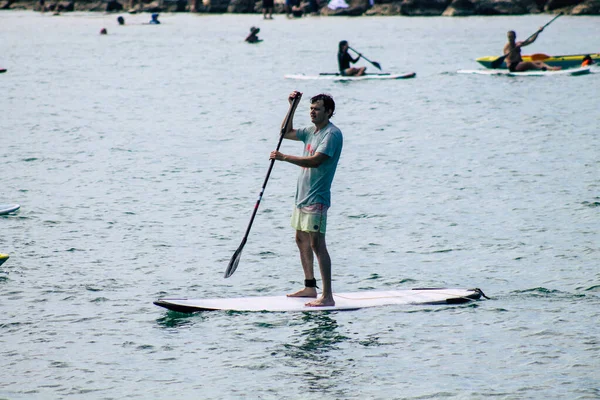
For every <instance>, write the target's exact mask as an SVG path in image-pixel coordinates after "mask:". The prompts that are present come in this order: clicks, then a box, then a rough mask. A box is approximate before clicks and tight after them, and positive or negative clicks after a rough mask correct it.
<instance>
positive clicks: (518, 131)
mask: <svg viewBox="0 0 600 400" xmlns="http://www.w3.org/2000/svg"><path fill="white" fill-rule="evenodd" d="M125 17H126V21H127V25H126V26H118V25H117V23H116V15H102V14H81V13H80V14H77V13H76V14H64V15H62V16H52V15H49V14H46V15H40V14H35V13H32V12H23V11H18V12H6V11H5V12H2V13H1V14H0V37H1V40H0V68H7V69H8V72H7V73H5V74H2V75H0V93H2V96H1V97H0V115H1V118H0V138H1V139H2V147H1V150H0V171H1V174H0V183H1V185H2V191H1V192H0V203H19V204H21V210H20V211H19V212H18V213H15V214H12V215H9V216H3V217H0V252H1V253H8V254H10V256H11V258H10V259H9V260H8V261H7V262H6V263H5V264H4V265H2V266H1V267H0V315H1V316H0V398H2V399H4V398H6V399H129V398H139V399H173V398H177V399H233V398H240V399H242V398H244V399H246V398H256V399H283V398H289V399H308V398H324V399H484V398H490V397H495V398H501V399H598V398H600V378H599V376H600V375H599V371H600V362H599V361H598V360H600V335H599V333H600V328H599V324H598V321H599V320H600V298H599V296H600V272H599V271H600V269H599V267H600V235H599V233H598V232H599V230H600V219H599V210H600V158H599V155H600V133H599V129H598V128H599V126H600V124H599V122H600V120H599V112H598V110H600V97H599V96H598V87H600V74H592V75H588V76H581V77H564V76H563V77H542V78H509V77H491V76H470V75H459V74H456V73H455V72H456V71H457V70H458V69H473V68H477V64H476V63H475V62H474V61H473V60H474V59H475V58H476V57H479V56H484V55H495V54H499V51H500V50H501V48H502V46H503V44H504V38H505V32H506V31H507V30H509V29H515V30H516V31H517V32H518V34H519V37H521V38H522V39H524V38H525V37H527V35H529V34H530V33H533V31H535V29H537V27H539V26H541V25H543V24H544V23H545V22H547V21H548V20H549V19H550V18H551V17H550V16H548V15H530V16H519V17H488V18H483V17H473V18H403V17H390V18H356V19H345V18H317V17H310V18H304V19H301V20H293V21H290V20H286V19H285V18H283V17H281V16H277V18H276V19H275V20H274V21H263V20H262V19H261V17H260V16H258V15H253V16H236V15H213V16H200V15H169V14H163V15H161V20H162V22H163V24H162V25H160V26H148V25H142V23H143V22H147V20H148V19H149V17H148V16H147V15H126V16H125ZM599 21H600V19H598V17H577V18H575V17H567V16H563V17H561V18H560V19H558V20H557V21H555V22H554V23H553V25H551V26H550V27H548V28H547V29H546V30H545V31H544V33H543V34H542V35H540V37H539V39H538V40H537V41H536V43H534V44H533V45H531V46H530V47H529V48H527V50H528V51H527V52H528V53H549V54H573V53H585V52H598V51H599V50H600V23H599ZM252 25H255V26H259V27H260V28H261V33H260V36H261V37H262V38H263V39H264V42H262V43H260V44H258V45H248V44H246V43H244V42H243V39H244V37H245V36H246V34H247V32H248V31H249V28H250V26H252ZM102 27H106V28H107V30H108V35H106V36H101V35H99V34H98V32H99V31H100V29H101V28H102ZM342 39H347V40H349V41H350V44H351V45H352V46H353V47H355V48H357V49H359V50H360V51H362V52H363V53H364V54H365V55H366V56H367V57H368V58H369V59H371V60H373V61H377V62H379V63H380V64H381V65H382V66H383V68H384V70H386V71H388V72H407V71H415V72H417V78H416V79H412V80H406V81H372V82H350V83H339V82H322V81H291V80H285V79H284V78H283V75H284V74H286V73H307V74H313V73H318V72H333V71H335V69H336V61H335V52H336V47H337V42H338V41H339V40H342ZM370 70H373V68H372V67H371V68H370ZM292 90H300V91H303V92H305V93H306V97H307V96H308V95H314V94H317V93H319V92H323V91H325V92H329V93H331V94H332V95H333V96H334V98H335V99H336V102H337V107H338V108H337V112H336V115H335V116H334V122H335V123H336V124H337V125H338V126H339V127H340V128H341V129H342V131H343V133H344V136H345V146H344V152H343V154H342V159H341V161H340V165H339V168H338V173H337V176H336V179H335V182H334V187H333V206H332V208H331V210H330V222H329V227H328V228H329V231H328V244H329V248H330V252H331V255H332V258H333V269H334V289H335V290H338V291H346V292H348V291H360V290H366V289H374V290H388V289H392V288H411V287H427V286H436V287H440V286H456V287H480V288H482V289H483V291H484V292H485V293H486V294H487V295H488V296H490V297H491V299H490V300H486V301H481V302H477V303H474V304H469V305H464V306H441V307H440V306H409V307H382V308H377V309H365V310H359V311H353V312H332V313H311V314H303V313H298V314H294V313H220V312H214V313H205V314H196V315H191V316H190V315H185V314H178V313H171V312H167V311H165V310H164V309H161V308H158V307H156V306H154V305H153V304H152V301H153V300H155V299H157V298H159V297H163V296H189V297H235V296H253V295H279V294H283V293H286V292H288V291H291V290H294V289H297V288H298V287H299V285H300V284H301V283H302V279H303V277H302V274H301V268H300V265H299V260H298V255H297V250H296V248H295V244H294V240H293V232H292V230H291V228H290V227H289V216H290V211H291V207H292V201H293V195H294V190H295V178H296V174H297V172H298V171H297V167H295V166H293V165H290V164H284V163H278V164H276V165H275V168H274V170H273V174H272V175H271V178H270V180H269V185H268V187H267V191H266V194H265V197H264V198H263V203H262V204H261V208H260V210H259V213H258V216H257V218H256V220H255V223H254V226H253V228H252V232H251V234H250V240H249V242H248V243H247V244H246V246H245V247H244V252H243V256H242V260H241V262H240V266H239V268H238V271H237V272H236V274H235V275H234V276H233V277H231V278H230V279H227V280H225V279H223V273H224V271H225V268H226V266H227V263H228V261H229V259H230V257H231V256H232V254H233V251H234V250H235V249H236V248H237V247H238V245H239V243H240V240H241V239H242V236H243V234H244V231H245V229H246V225H247V223H248V220H249V217H250V214H251V211H252V207H253V206H254V202H255V201H256V196H257V195H258V192H259V190H260V186H261V184H262V181H263V178H264V174H265V173H266V170H267V168H268V164H269V163H268V154H269V152H270V151H271V150H272V149H273V148H274V147H275V146H276V143H277V135H278V132H279V125H280V122H281V119H282V118H283V116H284V115H285V113H286V111H287V103H286V97H287V95H288V93H289V92H291V91H292ZM309 122H310V121H309V119H308V102H307V101H306V100H304V101H303V103H302V104H301V105H300V108H299V111H298V115H297V118H296V125H297V126H300V125H304V124H307V123H309ZM282 150H283V151H284V152H289V153H293V154H297V153H300V151H301V149H300V147H299V146H298V144H297V143H290V142H285V143H284V144H283V146H282Z"/></svg>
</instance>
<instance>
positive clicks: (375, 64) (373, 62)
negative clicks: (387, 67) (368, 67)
mask: <svg viewBox="0 0 600 400" xmlns="http://www.w3.org/2000/svg"><path fill="white" fill-rule="evenodd" d="M348 48H349V49H350V50H352V51H353V52H355V53H356V54H358V55H359V56H361V57H362V58H364V59H365V60H367V61H368V62H370V63H371V64H373V66H374V67H375V68H377V69H378V70H380V71H381V65H379V63H378V62H377V61H371V60H369V59H368V58H367V57H365V56H363V55H362V54H361V53H359V52H358V51H356V50H354V49H353V48H352V47H350V46H348Z"/></svg>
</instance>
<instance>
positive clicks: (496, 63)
mask: <svg viewBox="0 0 600 400" xmlns="http://www.w3.org/2000/svg"><path fill="white" fill-rule="evenodd" d="M505 58H506V55H504V56H500V57H498V58H496V59H495V60H494V61H492V64H491V66H492V68H494V69H496V68H499V67H500V66H501V65H502V63H503V62H504V59H505Z"/></svg>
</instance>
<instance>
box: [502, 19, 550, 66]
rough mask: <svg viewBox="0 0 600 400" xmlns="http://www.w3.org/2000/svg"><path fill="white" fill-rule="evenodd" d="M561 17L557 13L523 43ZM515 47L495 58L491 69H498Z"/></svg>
mask: <svg viewBox="0 0 600 400" xmlns="http://www.w3.org/2000/svg"><path fill="white" fill-rule="evenodd" d="M561 15H562V13H558V15H557V16H556V17H554V18H552V19H551V20H550V22H548V23H547V24H546V25H544V26H542V27H541V28H540V29H538V30H537V31H536V32H535V33H534V34H533V35H531V36H529V37H528V38H527V39H525V42H526V41H528V40H529V39H531V38H532V37H534V36H535V35H537V34H538V33H540V32H541V31H542V30H543V29H544V28H545V27H547V26H548V25H550V24H551V23H552V22H554V20H555V19H556V18H558V17H560V16H561ZM516 48H517V47H515V48H514V49H512V50H511V51H509V52H508V53H506V54H504V55H503V56H500V57H498V58H496V59H495V60H494V61H492V64H491V67H492V68H494V69H496V68H498V67H500V66H501V65H502V63H503V62H504V59H505V58H506V57H508V55H509V54H510V53H512V52H513V50H515V49H516Z"/></svg>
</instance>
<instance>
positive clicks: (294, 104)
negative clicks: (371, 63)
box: [225, 93, 302, 278]
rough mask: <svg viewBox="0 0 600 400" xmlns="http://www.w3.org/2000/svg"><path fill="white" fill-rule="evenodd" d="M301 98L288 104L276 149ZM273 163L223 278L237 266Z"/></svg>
mask: <svg viewBox="0 0 600 400" xmlns="http://www.w3.org/2000/svg"><path fill="white" fill-rule="evenodd" d="M301 98H302V93H299V94H298V95H297V96H296V97H294V98H293V99H292V102H291V104H290V109H289V110H288V112H287V115H286V116H285V119H284V121H283V126H282V127H281V135H280V136H279V143H277V150H278V151H279V147H281V142H282V141H283V137H284V135H285V133H286V132H287V130H288V127H289V124H290V122H291V118H290V117H291V115H292V114H293V113H294V111H295V110H296V107H298V104H299V103H300V99H301ZM274 164H275V160H271V164H270V165H269V170H268V171H267V176H266V177H265V181H264V182H263V185H262V189H261V190H260V194H259V195H258V200H256V204H255V205H254V211H253V212H252V217H251V218H250V223H249V224H248V228H246V233H245V234H244V238H243V239H242V243H241V244H240V247H238V249H237V250H236V251H235V253H233V257H231V260H229V265H228V266H227V270H226V271H225V278H229V277H230V276H231V275H233V273H234V272H235V270H236V269H237V267H238V264H239V263H240V257H241V256H242V250H243V249H244V245H245V244H246V241H247V240H248V235H249V234H250V228H252V223H253V222H254V217H256V212H257V211H258V206H259V204H260V201H261V199H262V196H263V193H264V192H265V188H266V187H267V182H268V180H269V176H270V175H271V171H272V170H273V165H274Z"/></svg>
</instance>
